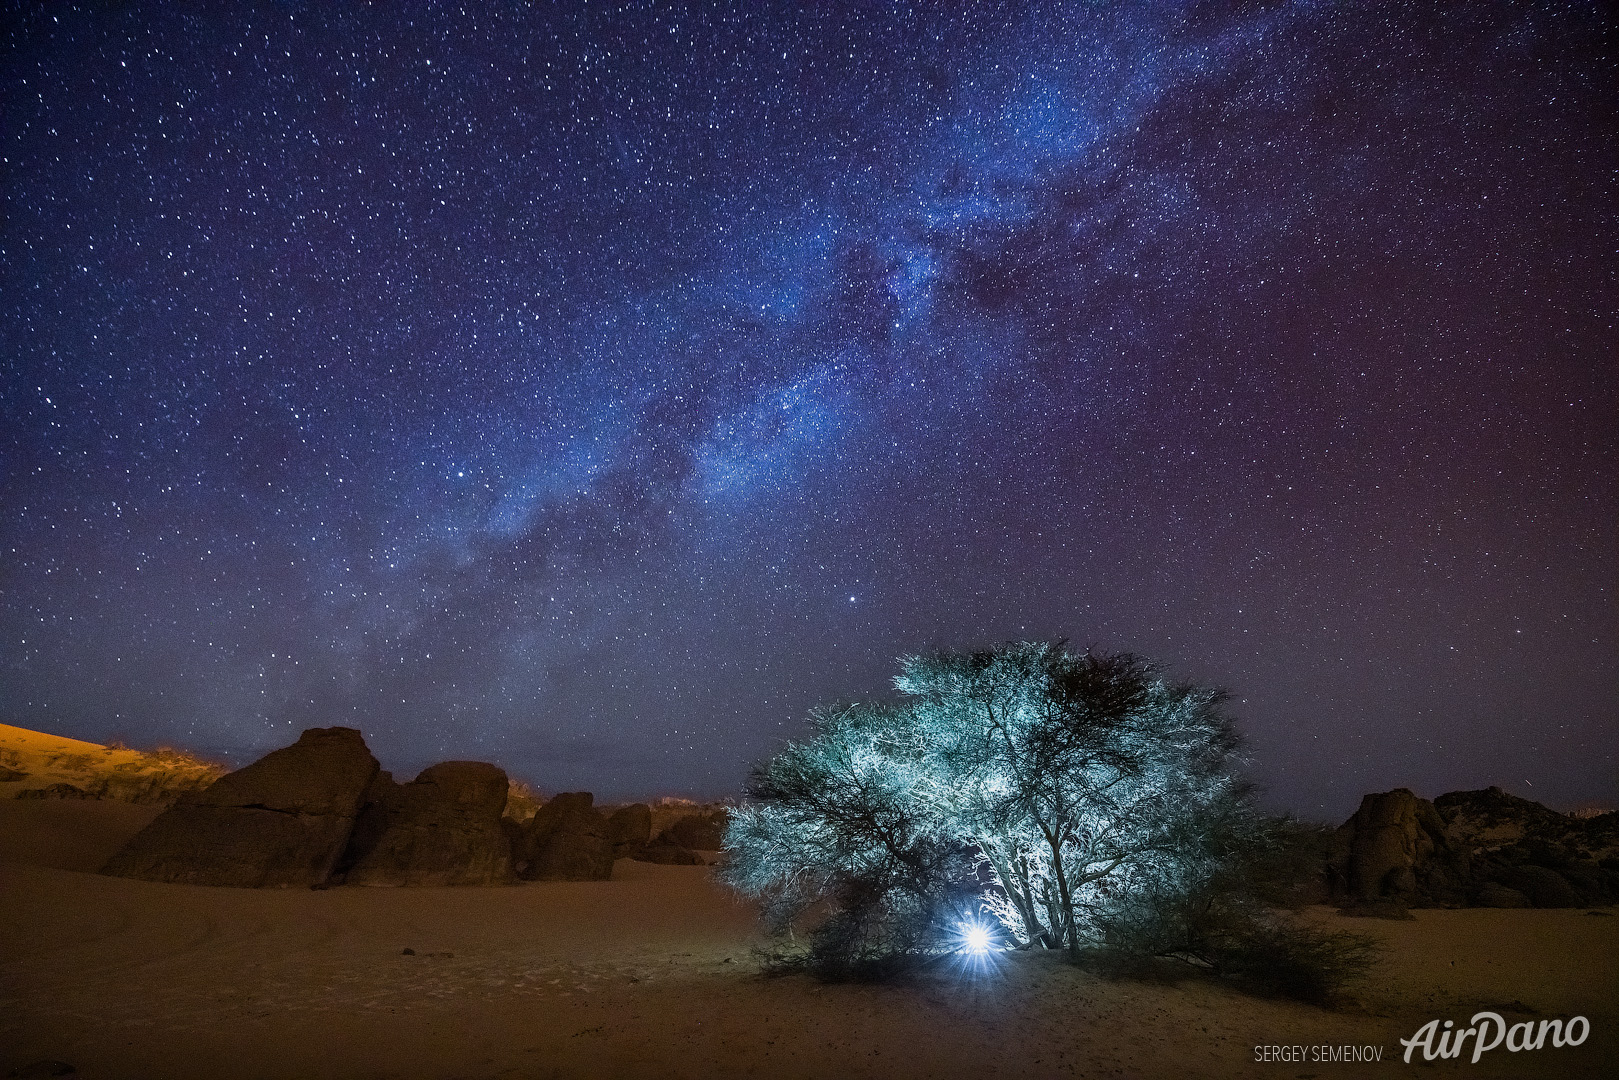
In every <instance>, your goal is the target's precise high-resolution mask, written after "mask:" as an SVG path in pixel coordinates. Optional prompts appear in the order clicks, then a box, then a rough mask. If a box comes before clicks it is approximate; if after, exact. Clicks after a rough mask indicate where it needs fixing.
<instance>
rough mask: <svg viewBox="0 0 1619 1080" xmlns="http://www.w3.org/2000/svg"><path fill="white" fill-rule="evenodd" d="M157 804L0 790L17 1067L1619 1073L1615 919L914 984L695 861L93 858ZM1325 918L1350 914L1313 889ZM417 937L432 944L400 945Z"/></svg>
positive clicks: (9, 1004)
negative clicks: (1556, 1042) (1213, 960)
mask: <svg viewBox="0 0 1619 1080" xmlns="http://www.w3.org/2000/svg"><path fill="white" fill-rule="evenodd" d="M152 812H155V808H152V807H143V806H119V805H116V804H109V803H86V802H68V803H51V804H41V803H25V802H12V803H0V911H3V912H4V918H3V920H0V1074H3V1073H5V1072H9V1071H10V1070H12V1069H16V1068H18V1067H19V1066H26V1065H28V1064H30V1063H33V1062H37V1061H41V1060H60V1061H64V1062H68V1063H71V1064H73V1065H75V1066H76V1067H77V1070H78V1075H79V1076H82V1077H87V1078H92V1080H93V1078H97V1077H169V1078H187V1077H197V1078H204V1077H206V1078H210V1080H214V1078H218V1077H263V1078H267V1080H268V1078H281V1077H286V1078H295V1077H296V1078H317V1077H331V1078H345V1080H347V1078H361V1077H375V1078H382V1077H401V1078H403V1077H422V1078H448V1077H506V1076H509V1077H616V1076H626V1077H728V1076H760V1077H845V1076H846V1077H924V1076H934V1077H955V1076H972V1077H984V1076H1098V1077H1100V1076H1124V1077H1134V1076H1191V1077H1200V1076H1207V1077H1236V1076H1278V1077H1289V1078H1293V1077H1300V1076H1320V1077H1329V1076H1330V1077H1337V1076H1358V1075H1379V1076H1387V1075H1390V1073H1391V1072H1398V1071H1400V1070H1411V1069H1416V1068H1418V1066H1416V1065H1410V1066H1407V1065H1403V1064H1399V1063H1398V1062H1397V1061H1396V1062H1395V1063H1394V1064H1390V1063H1389V1062H1388V1061H1386V1060H1385V1061H1384V1062H1383V1063H1382V1064H1381V1065H1371V1066H1367V1065H1353V1064H1349V1065H1346V1064H1308V1063H1306V1064H1297V1063H1266V1064H1260V1063H1255V1061H1254V1047H1255V1046H1256V1045H1260V1044H1293V1045H1304V1046H1313V1045H1318V1044H1346V1043H1347V1044H1374V1045H1380V1046H1382V1047H1383V1053H1384V1056H1385V1058H1391V1057H1392V1058H1395V1059H1397V1058H1398V1056H1399V1053H1400V1051H1401V1048H1400V1046H1399V1044H1398V1042H1397V1040H1398V1039H1399V1038H1401V1037H1409V1036H1410V1035H1411V1034H1412V1033H1413V1032H1414V1031H1415V1030H1416V1029H1417V1027H1418V1026H1419V1025H1420V1024H1422V1023H1424V1022H1426V1021H1427V1020H1429V1019H1433V1018H1435V1017H1441V1018H1453V1019H1456V1020H1462V1021H1465V1020H1466V1018H1467V1017H1468V1016H1470V1015H1471V1013H1472V1012H1473V1011H1475V1010H1476V1009H1478V1008H1482V1007H1490V1008H1494V1009H1496V1010H1497V1011H1500V1012H1502V1013H1503V1014H1505V1015H1508V1017H1509V1019H1511V1020H1515V1019H1524V1018H1528V1017H1529V1016H1530V1015H1534V1016H1537V1017H1550V1016H1565V1017H1566V1016H1569V1015H1572V1014H1574V1013H1582V1014H1584V1015H1585V1016H1587V1017H1588V1018H1590V1021H1591V1024H1592V1034H1591V1037H1590V1039H1589V1040H1588V1041H1587V1042H1586V1043H1585V1044H1584V1045H1583V1046H1581V1047H1578V1048H1565V1049H1559V1050H1553V1049H1546V1050H1542V1051H1539V1052H1538V1053H1528V1054H1522V1053H1521V1054H1512V1055H1508V1054H1506V1053H1505V1052H1503V1051H1497V1052H1494V1053H1491V1054H1488V1055H1486V1056H1485V1058H1484V1060H1483V1061H1481V1062H1480V1063H1479V1064H1478V1065H1471V1064H1469V1063H1468V1061H1467V1060H1466V1059H1465V1057H1464V1058H1463V1059H1462V1060H1458V1061H1454V1062H1444V1063H1435V1064H1432V1065H1429V1066H1426V1067H1425V1072H1434V1071H1437V1072H1439V1073H1445V1074H1449V1073H1465V1074H1467V1075H1476V1076H1481V1077H1502V1076H1558V1077H1579V1076H1600V1075H1616V1074H1619V1038H1616V1036H1619V1009H1616V1007H1615V1005H1614V1004H1613V1001H1612V997H1613V995H1612V986H1613V984H1614V976H1615V973H1616V972H1619V925H1616V924H1619V919H1616V918H1611V917H1603V916H1590V915H1586V914H1585V913H1584V912H1583V911H1577V910H1576V911H1562V910H1514V911H1502V910H1483V909H1478V910H1464V911H1421V912H1417V913H1416V916H1417V917H1416V920H1415V921H1412V922H1382V921H1369V920H1355V921H1354V925H1355V928H1356V929H1361V930H1366V931H1369V932H1373V933H1375V934H1376V935H1377V936H1379V937H1380V938H1382V939H1383V940H1385V941H1386V942H1388V943H1389V945H1390V946H1391V949H1390V952H1389V955H1388V959H1387V960H1386V962H1385V963H1384V965H1383V968H1382V969H1381V970H1380V971H1379V973H1378V974H1377V975H1376V976H1374V978H1373V979H1371V980H1369V982H1368V984H1367V985H1366V986H1365V987H1364V988H1363V989H1362V991H1361V994H1360V997H1361V999H1362V1002H1363V1006H1362V1007H1361V1008H1358V1009H1352V1010H1349V1011H1339V1012H1329V1011H1325V1010H1321V1009H1316V1008H1311V1007H1308V1006H1304V1005H1299V1004H1294V1003H1289V1002H1277V1001H1263V1000H1257V999H1254V998H1250V997H1245V996H1243V995H1240V994H1237V993H1235V992H1232V991H1230V990H1227V989H1224V988H1219V987H1213V986H1209V985H1206V984H1203V983H1200V982H1197V981H1188V982H1184V983H1182V984H1180V985H1178V986H1160V985H1148V984H1140V983H1129V982H1110V981H1107V980H1104V979H1101V978H1099V977H1097V976H1095V975H1092V974H1089V973H1086V972H1083V971H1078V970H1075V969H1073V968H1070V967H1067V966H1065V965H1063V964H1061V963H1060V962H1058V961H1057V959H1056V958H1055V957H1051V956H1043V955H1030V954H1019V955H1015V956H1009V957H1007V958H1005V959H1004V960H1002V961H1001V962H1000V963H999V965H998V966H997V968H996V970H994V971H992V972H990V973H987V974H984V975H980V976H969V975H968V974H966V973H964V972H961V971H959V970H951V969H946V968H941V970H939V971H937V972H935V973H932V974H930V975H927V976H924V977H922V978H919V979H917V980H915V981H913V982H911V983H908V984H904V985H897V986H885V987H866V986H823V985H821V984H818V983H815V982H813V981H811V980H809V979H805V978H800V977H789V978H766V977H763V976H761V975H759V974H758V973H757V970H756V965H755V964H754V962H753V960H752V958H751V955H750V946H751V945H753V944H754V943H755V942H756V940H757V938H756V931H755V927H754V921H753V915H752V912H751V911H750V910H748V909H747V908H746V907H744V906H742V905H740V904H738V903H736V902H735V901H734V900H733V899H731V898H730V896H729V895H728V894H726V893H725V892H724V891H723V890H722V889H720V888H719V887H717V886H716V885H714V884H712V883H711V882H710V880H709V878H708V873H709V872H708V870H707V869H706V868H704V867H683V866H655V865H649V864H645V863H634V862H627V861H623V862H620V863H619V864H618V865H617V866H616V867H615V871H614V879H613V880H611V881H606V882H559V883H536V884H530V885H525V886H521V887H514V888H494V889H477V888H467V889H329V890H322V891H310V890H267V891H256V890H238V889H209V888H200V887H192V886H180V885H158V884H152V883H147V882H140V881H129V880H123V879H114V878H103V877H100V876H97V875H94V874H90V873H85V872H83V871H85V870H86V869H88V868H89V867H90V866H92V865H94V864H95V862H96V861H97V860H98V859H99V858H102V857H105V854H107V853H110V851H111V850H113V849H115V848H116V847H117V845H118V844H119V843H121V842H122V839H123V838H125V837H127V836H128V835H130V834H132V833H133V832H134V831H135V830H136V829H138V828H139V827H140V825H141V824H143V823H144V817H143V816H142V815H149V814H150V813H152ZM1320 917H1322V918H1327V919H1333V920H1338V921H1344V922H1347V920H1339V919H1338V917H1337V916H1335V915H1332V914H1331V913H1330V912H1327V911H1325V910H1324V909H1323V911H1322V912H1321V914H1320ZM406 949H411V950H413V951H414V955H407V954H405V952H404V950H406Z"/></svg>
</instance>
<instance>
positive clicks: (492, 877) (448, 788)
mask: <svg viewBox="0 0 1619 1080" xmlns="http://www.w3.org/2000/svg"><path fill="white" fill-rule="evenodd" d="M506 796H507V779H506V773H505V771H504V770H502V769H500V768H497V767H496V766H494V765H488V764H485V763H484V762H481V761H446V762H443V763H442V764H439V765H434V766H432V767H431V768H429V769H426V770H424V771H423V772H422V773H421V775H419V776H417V777H416V779H415V780H413V781H412V782H410V783H408V784H396V783H394V781H393V777H392V776H390V775H389V774H388V773H379V774H378V775H377V779H376V780H374V781H373V782H372V783H371V785H370V787H369V789H368V790H367V793H366V803H365V806H364V808H363V809H362V810H361V812H360V815H359V818H358V820H357V821H356V823H355V827H354V833H353V836H352V837H351V839H350V841H349V846H348V850H347V852H346V853H345V854H344V857H343V867H342V869H343V871H344V873H343V881H344V884H348V885H502V884H507V883H508V882H510V881H511V880H512V872H511V844H510V841H509V839H508V837H507V833H506V831H505V829H504V828H503V827H502V825H501V811H502V810H503V809H504V807H505V805H506Z"/></svg>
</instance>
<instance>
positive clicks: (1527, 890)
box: [1500, 866, 1588, 908]
mask: <svg viewBox="0 0 1619 1080" xmlns="http://www.w3.org/2000/svg"><path fill="white" fill-rule="evenodd" d="M1500 882H1501V884H1502V885H1504V886H1505V887H1506V891H1509V892H1518V893H1521V894H1522V895H1524V896H1526V897H1528V898H1529V902H1530V903H1531V904H1533V905H1534V906H1535V907H1538V908H1571V907H1585V906H1586V905H1587V903H1588V900H1587V898H1586V897H1585V896H1582V895H1581V894H1580V893H1579V891H1577V890H1576V889H1575V888H1574V886H1572V885H1570V884H1569V882H1568V879H1567V878H1565V877H1564V876H1563V875H1562V874H1559V873H1558V872H1557V871H1556V870H1550V869H1547V868H1546V867H1544V866H1515V867H1512V868H1511V869H1509V870H1507V871H1505V872H1504V873H1502V874H1501V878H1500Z"/></svg>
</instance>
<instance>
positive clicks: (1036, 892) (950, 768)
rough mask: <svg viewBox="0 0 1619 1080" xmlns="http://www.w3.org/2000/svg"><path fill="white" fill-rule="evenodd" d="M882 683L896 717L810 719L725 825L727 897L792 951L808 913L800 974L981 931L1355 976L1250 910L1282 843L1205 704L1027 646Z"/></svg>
mask: <svg viewBox="0 0 1619 1080" xmlns="http://www.w3.org/2000/svg"><path fill="white" fill-rule="evenodd" d="M894 684H895V687H896V688H897V689H898V690H899V691H900V693H901V694H902V695H903V700H902V702H901V703H900V704H897V705H876V704H860V705H852V706H847V707H843V708H838V709H827V710H821V711H818V712H817V713H816V714H815V717H814V718H815V721H816V724H817V728H818V730H817V734H816V736H815V737H814V738H813V739H811V740H809V741H808V742H805V743H801V744H796V745H792V746H789V747H787V748H786V749H785V750H783V751H782V752H781V753H780V754H778V755H777V756H776V757H775V758H773V759H771V760H770V761H769V762H767V763H766V764H764V765H763V766H761V767H759V768H758V769H756V770H755V772H754V774H753V777H752V779H751V781H750V783H749V787H748V794H749V796H750V802H749V803H748V804H747V805H745V806H744V807H742V808H740V809H739V810H738V812H737V813H736V814H734V815H733V818H732V823H731V826H730V830H729V832H728V833H727V837H726V843H727V847H728V848H729V850H730V852H731V860H730V862H729V864H728V866H727V867H726V869H725V871H724V876H725V879H726V880H727V881H728V882H729V883H730V884H731V885H732V886H733V887H734V888H736V889H737V890H739V891H740V892H742V893H744V894H746V895H748V896H750V897H753V898H756V899H757V900H759V901H761V903H762V908H763V911H764V914H765V918H766V920H767V922H768V923H769V924H770V925H771V927H772V928H773V929H775V930H777V931H779V932H781V933H782V934H784V935H785V936H786V937H788V938H791V936H792V927H793V925H794V924H795V922H799V921H803V919H804V917H805V916H806V915H807V914H808V913H811V912H818V913H820V917H819V919H818V921H815V922H814V925H813V926H812V928H811V929H810V933H809V939H808V942H807V944H801V945H800V946H799V947H798V949H797V951H796V952H792V951H789V953H788V954H787V955H791V956H796V957H797V961H798V962H800V963H804V964H807V965H809V966H811V967H813V968H815V969H817V970H819V971H821V972H823V973H826V974H830V975H844V976H846V975H852V974H863V973H864V974H869V973H880V972H882V971H886V970H890V969H892V967H894V966H895V965H896V964H900V963H903V962H905V961H906V960H908V959H909V960H914V959H916V958H919V957H925V956H929V955H937V954H939V953H941V952H945V951H949V950H952V949H955V948H958V947H959V943H960V942H961V940H962V938H963V935H964V934H966V933H969V932H970V933H973V934H981V933H982V932H983V927H982V924H981V919H982V917H983V916H985V915H987V916H989V917H990V920H991V925H993V927H994V929H995V936H996V939H997V940H998V941H999V942H1001V943H1004V944H1008V945H1011V946H1016V947H1024V948H1052V949H1059V948H1060V949H1066V950H1067V951H1068V953H1069V954H1070V956H1072V957H1074V958H1075V959H1078V958H1080V957H1081V956H1082V955H1085V954H1087V953H1097V952H1098V951H1101V952H1109V951H1110V952H1111V953H1112V954H1113V955H1115V956H1125V955H1137V956H1149V957H1174V958H1176V959H1179V960H1184V961H1187V962H1190V963H1193V964H1197V965H1199V966H1202V967H1207V968H1211V969H1215V970H1224V971H1227V972H1229V973H1234V974H1244V973H1247V974H1254V973H1256V972H1259V970H1260V969H1261V968H1263V967H1265V965H1267V964H1268V965H1270V966H1271V967H1273V968H1277V970H1280V968H1279V967H1278V965H1280V966H1281V967H1286V965H1287V964H1288V963H1292V964H1294V967H1295V968H1297V969H1298V970H1299V971H1305V969H1310V970H1315V968H1319V967H1321V964H1320V963H1318V961H1321V960H1323V959H1326V960H1331V959H1332V958H1333V957H1339V958H1342V959H1345V960H1346V961H1348V960H1352V959H1353V958H1352V956H1351V954H1352V953H1353V952H1354V950H1353V949H1342V948H1337V947H1336V946H1331V947H1329V945H1330V943H1324V939H1321V938H1319V936H1315V937H1312V936H1311V935H1310V934H1309V933H1307V932H1305V931H1301V930H1298V929H1297V928H1296V927H1295V926H1293V925H1292V924H1291V923H1288V922H1287V921H1286V920H1285V919H1282V918H1280V917H1279V916H1276V915H1275V914H1274V910H1273V907H1272V906H1271V905H1270V904H1269V903H1268V901H1270V900H1273V899H1274V897H1273V896H1272V897H1267V896H1265V895H1262V893H1263V891H1264V890H1263V889H1262V888H1260V886H1261V884H1262V883H1263V880H1264V879H1265V874H1263V873H1260V872H1259V868H1261V867H1262V866H1263V865H1264V864H1266V861H1267V859H1269V860H1270V862H1271V863H1272V864H1277V863H1278V858H1279V856H1278V853H1280V852H1282V851H1283V850H1284V849H1288V848H1289V839H1288V838H1289V836H1291V835H1292V834H1290V833H1288V831H1287V828H1286V827H1284V825H1283V824H1280V823H1277V822H1273V821H1267V820H1265V819H1263V818H1261V817H1260V816H1259V815H1257V814H1256V813H1255V812H1254V811H1253V809H1252V807H1251V800H1250V790H1249V787H1248V785H1246V784H1245V783H1244V782H1243V781H1242V780H1241V779H1240V778H1239V774H1238V770H1237V766H1238V764H1239V761H1238V757H1237V754H1238V750H1239V748H1240V740H1239V738H1238V735H1237V733H1236V731H1235V729H1234V727H1233V725H1232V723H1231V721H1230V719H1229V718H1228V717H1227V716H1226V715H1225V713H1224V711H1223V708H1222V704H1223V701H1224V697H1223V695H1222V694H1221V693H1220V692H1219V691H1216V690H1210V689H1207V688H1203V687H1197V686H1191V685H1185V684H1176V683H1171V682H1169V681H1167V680H1166V679H1165V678H1164V677H1163V676H1162V673H1161V672H1160V670H1159V669H1158V668H1157V667H1156V666H1155V665H1153V664H1150V663H1148V662H1146V661H1144V660H1142V659H1140V658H1138V657H1134V656H1129V655H1111V656H1110V655H1098V654H1091V653H1086V654H1075V653H1072V652H1069V651H1068V650H1067V649H1066V648H1064V647H1063V646H1062V645H1061V644H1050V643H1041V642H1021V643H1013V644H1008V645H1003V646H1000V647H998V648H994V649H989V650H984V651H981V652H974V653H940V654H936V655H932V656H919V657H911V658H908V659H906V660H904V661H902V666H901V674H900V675H899V676H898V678H896V679H895V680H894ZM1296 846H1297V845H1296V844H1295V845H1293V847H1295V848H1296ZM1272 876H1274V875H1272ZM795 940H796V939H795ZM1335 949H1336V951H1334V950H1335ZM1256 958H1257V959H1256ZM1312 965H1314V967H1312ZM1329 966H1330V965H1329ZM1340 966H1341V967H1342V968H1343V972H1344V973H1348V972H1349V970H1350V969H1351V968H1352V967H1353V966H1354V965H1353V963H1347V962H1346V963H1345V964H1344V965H1340ZM1294 974H1298V972H1295V973H1294ZM1288 977H1289V978H1291V977H1292V976H1291V975H1290V976H1288ZM1299 977H1300V978H1301V979H1302V980H1303V983H1309V982H1310V979H1311V978H1314V976H1312V975H1309V974H1308V972H1307V971H1306V972H1305V974H1304V975H1300V976H1299ZM1323 980H1325V981H1323ZM1330 981H1331V980H1330V979H1327V978H1326V977H1325V976H1323V977H1322V979H1317V980H1316V983H1312V984H1311V985H1317V984H1319V985H1320V986H1325V985H1326V984H1327V982H1330ZM1301 985H1302V983H1301Z"/></svg>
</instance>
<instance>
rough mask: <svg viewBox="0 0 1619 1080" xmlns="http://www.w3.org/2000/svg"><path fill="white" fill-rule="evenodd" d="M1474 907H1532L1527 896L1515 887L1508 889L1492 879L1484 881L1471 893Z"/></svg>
mask: <svg viewBox="0 0 1619 1080" xmlns="http://www.w3.org/2000/svg"><path fill="white" fill-rule="evenodd" d="M1473 906H1474V907H1494V908H1519V907H1534V905H1533V904H1531V903H1530V902H1529V898H1528V897H1527V896H1525V895H1524V894H1523V893H1521V892H1519V891H1518V890H1517V889H1509V888H1507V887H1506V886H1505V885H1501V884H1499V883H1497V882H1494V881H1486V882H1485V883H1484V884H1482V885H1480V886H1479V887H1478V888H1477V889H1476V890H1475V891H1474V893H1473Z"/></svg>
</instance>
